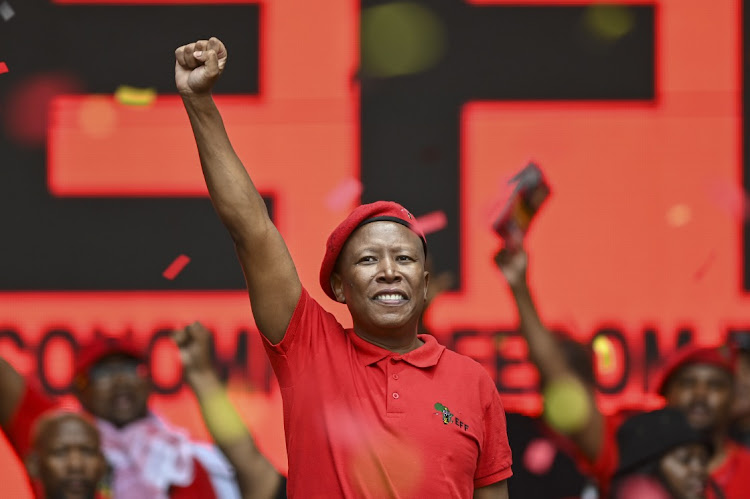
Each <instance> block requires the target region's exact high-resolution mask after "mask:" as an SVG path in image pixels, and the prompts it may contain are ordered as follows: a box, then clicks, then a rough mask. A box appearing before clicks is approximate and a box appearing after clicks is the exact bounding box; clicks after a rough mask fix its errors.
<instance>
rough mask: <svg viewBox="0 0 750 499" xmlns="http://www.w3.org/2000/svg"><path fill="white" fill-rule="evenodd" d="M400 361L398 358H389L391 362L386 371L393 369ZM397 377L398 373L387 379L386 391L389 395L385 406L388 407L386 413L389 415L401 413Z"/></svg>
mask: <svg viewBox="0 0 750 499" xmlns="http://www.w3.org/2000/svg"><path fill="white" fill-rule="evenodd" d="M400 360H401V358H400V357H391V362H390V363H389V366H388V368H389V369H388V370H389V371H390V370H391V369H393V368H394V367H395V365H396V364H398V362H399V361H400ZM399 377H400V376H399V375H398V373H392V374H391V375H390V376H389V378H390V379H388V383H387V384H388V387H387V389H388V394H389V396H388V402H387V405H388V412H391V413H399V412H402V411H401V404H400V400H401V394H400V393H399V388H398V380H399Z"/></svg>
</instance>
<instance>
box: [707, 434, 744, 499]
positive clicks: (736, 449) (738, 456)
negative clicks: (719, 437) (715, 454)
mask: <svg viewBox="0 0 750 499" xmlns="http://www.w3.org/2000/svg"><path fill="white" fill-rule="evenodd" d="M711 478H713V479H714V480H715V481H716V483H717V484H718V485H719V487H720V488H721V490H722V491H723V492H724V496H725V497H726V499H746V498H748V497H750V451H748V450H747V449H745V448H744V447H741V446H739V445H737V444H736V443H734V442H728V443H727V457H726V459H725V460H724V462H723V463H721V466H719V467H718V468H716V469H715V470H713V471H712V472H711Z"/></svg>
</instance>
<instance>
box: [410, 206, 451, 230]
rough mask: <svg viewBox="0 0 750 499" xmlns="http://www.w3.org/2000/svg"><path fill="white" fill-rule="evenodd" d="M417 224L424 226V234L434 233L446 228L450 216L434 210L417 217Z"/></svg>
mask: <svg viewBox="0 0 750 499" xmlns="http://www.w3.org/2000/svg"><path fill="white" fill-rule="evenodd" d="M417 224H418V225H419V227H421V228H422V232H424V235H425V236H426V235H427V234H432V233H433V232H437V231H439V230H442V229H444V228H445V226H446V225H448V217H446V216H445V213H444V212H442V211H433V212H431V213H427V214H426V215H422V216H421V217H417Z"/></svg>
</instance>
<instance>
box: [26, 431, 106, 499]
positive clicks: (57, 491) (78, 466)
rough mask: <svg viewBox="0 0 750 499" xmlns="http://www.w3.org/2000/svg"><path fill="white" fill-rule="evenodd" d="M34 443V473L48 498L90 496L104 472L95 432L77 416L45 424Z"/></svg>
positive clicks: (91, 496) (103, 463) (67, 498)
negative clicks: (38, 440)
mask: <svg viewBox="0 0 750 499" xmlns="http://www.w3.org/2000/svg"><path fill="white" fill-rule="evenodd" d="M49 425H50V426H49V427H48V428H47V429H46V430H45V431H43V432H42V433H41V434H40V437H39V438H40V439H41V441H40V442H39V443H38V444H37V446H36V449H37V450H36V452H37V456H38V475H39V479H40V481H41V482H42V485H43V486H44V490H45V494H46V495H47V497H48V498H55V499H57V498H60V499H93V497H94V494H95V492H96V487H97V485H98V483H99V481H100V480H101V479H102V477H103V476H104V473H105V472H106V462H105V460H104V456H103V455H102V453H101V450H100V448H99V435H98V434H97V432H96V430H95V429H94V428H93V427H92V426H91V425H90V424H88V423H86V422H84V421H82V420H81V419H80V418H78V417H75V416H73V417H63V418H62V419H59V420H55V421H52V422H50V423H49Z"/></svg>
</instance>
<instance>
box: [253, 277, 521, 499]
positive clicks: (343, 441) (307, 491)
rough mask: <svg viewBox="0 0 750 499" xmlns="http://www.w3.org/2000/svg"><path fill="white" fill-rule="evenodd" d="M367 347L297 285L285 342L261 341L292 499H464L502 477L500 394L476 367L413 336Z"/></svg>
mask: <svg viewBox="0 0 750 499" xmlns="http://www.w3.org/2000/svg"><path fill="white" fill-rule="evenodd" d="M419 338H420V339H421V340H422V341H424V345H422V346H421V347H419V348H417V349H416V350H413V351H411V352H409V353H407V354H404V355H400V354H395V353H393V352H390V351H388V350H384V349H382V348H379V347H377V346H375V345H372V344H370V343H368V342H366V341H364V340H362V339H361V338H359V337H358V336H357V335H356V334H354V332H353V331H352V330H351V329H349V330H345V329H344V328H343V327H342V326H341V325H340V324H339V323H338V322H337V321H336V319H335V318H334V317H333V315H331V314H329V313H328V312H326V311H325V310H323V308H322V307H321V306H320V305H319V304H318V303H317V302H315V300H313V299H312V298H311V297H310V296H309V295H308V293H307V291H305V290H304V289H303V290H302V294H301V296H300V299H299V302H298V304H297V307H296V309H295V311H294V314H293V315H292V319H291V321H290V323H289V327H288V328H287V331H286V335H285V336H284V339H283V340H282V341H281V342H280V343H279V344H278V345H271V344H270V343H269V342H268V341H266V350H267V352H268V355H269V358H270V360H271V364H272V366H273V368H274V371H275V372H276V376H277V378H278V380H279V385H280V386H281V393H282V397H283V401H284V428H285V433H286V444H287V451H288V455H289V481H288V494H289V497H305V498H314V497H372V498H381V497H404V498H407V497H408V498H411V497H463V498H471V497H472V496H473V493H474V488H475V487H477V488H479V487H484V486H486V485H490V484H493V483H495V482H499V481H501V480H505V479H506V478H508V477H510V476H511V474H512V472H511V468H510V465H511V453H510V447H509V445H508V437H507V434H506V428H505V412H504V410H503V406H502V403H501V401H500V396H499V395H498V393H497V389H496V387H495V385H494V383H493V382H492V380H491V379H490V377H489V375H488V374H487V372H486V371H485V370H484V368H482V367H481V366H480V365H479V364H478V363H477V362H475V361H473V360H471V359H469V358H468V357H465V356H462V355H459V354H457V353H455V352H451V351H450V350H446V349H445V347H444V346H442V345H439V344H438V343H437V341H436V340H435V338H433V337H432V336H429V335H420V336H419Z"/></svg>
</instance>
